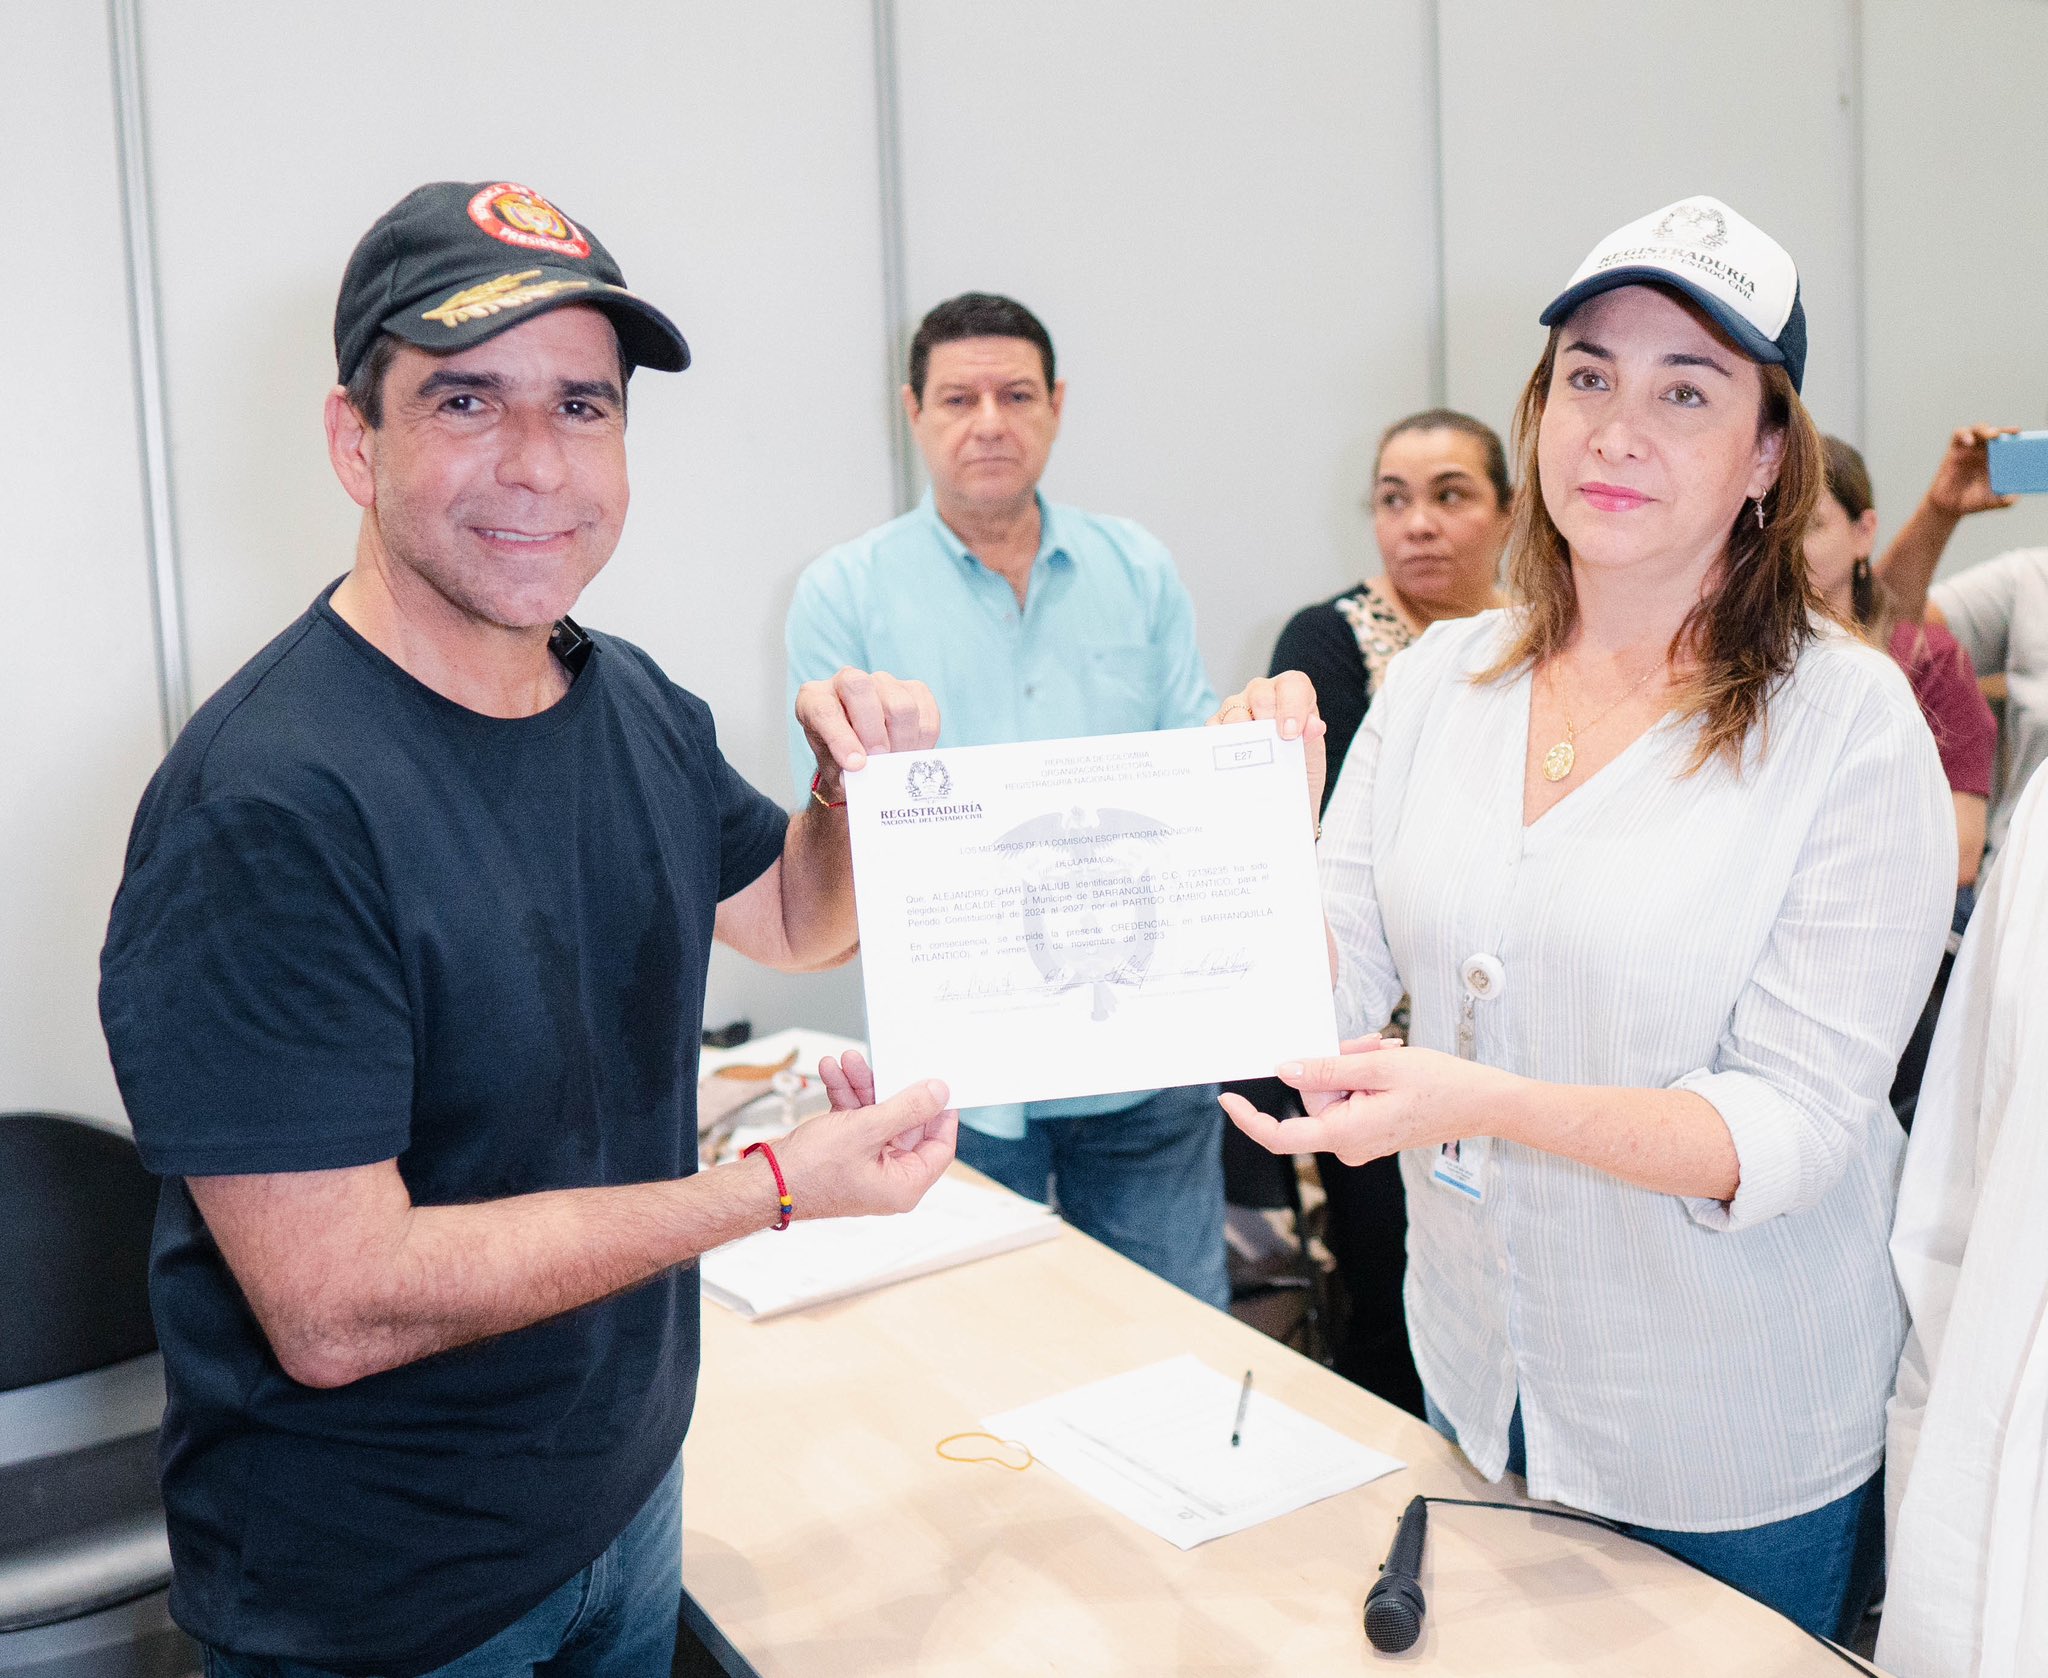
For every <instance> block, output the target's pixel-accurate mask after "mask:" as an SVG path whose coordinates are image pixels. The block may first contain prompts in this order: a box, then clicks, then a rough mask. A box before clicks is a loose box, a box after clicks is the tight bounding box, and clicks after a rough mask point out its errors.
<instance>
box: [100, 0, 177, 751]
mask: <svg viewBox="0 0 2048 1678" xmlns="http://www.w3.org/2000/svg"><path fill="white" fill-rule="evenodd" d="M137 4H138V0H107V23H108V33H109V36H110V37H111V41H112V48H113V73H114V128H115V136H116V140H117V144H118V148H119V153H120V171H121V231H122V235H123V240H124V243H125V246H126V250H127V259H128V328H129V342H130V346H131V348H132V350H133V352H134V365H135V429H136V436H137V439H138V441H139V443H140V445H141V446H140V450H139V453H140V455H141V459H142V500H143V514H144V517H143V539H144V542H145V544H146V546H147V558H148V563H149V593H150V618H151V625H152V628H153V629H154V631H155V635H156V676H157V702H158V707H159V710H160V713H161V720H162V724H163V734H164V747H165V749H166V750H169V748H170V745H171V742H172V741H173V740H175V739H176V738H177V737H178V730H179V729H181V728H183V727H184V726H185V719H186V718H187V717H189V716H190V715H191V714H192V675H191V668H190V665H189V662H188V660H187V656H186V646H185V599H184V585H183V580H182V578H181V576H180V574H179V569H178V531H177V521H176V517H175V510H174V507H173V503H172V499H171V444H170V416H169V413H168V411H167V409H166V406H165V400H164V356H163V325H162V315H161V313H160V311H159V309H158V306H157V265H156V225H155V221H154V219H153V217H152V215H151V199H150V189H149V133H148V129H147V126H146V124H145V121H144V112H143V100H142V25H141V19H140V17H139V16H138V15H137Z"/></svg>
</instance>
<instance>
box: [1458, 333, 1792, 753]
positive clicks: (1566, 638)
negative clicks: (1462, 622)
mask: <svg viewBox="0 0 2048 1678" xmlns="http://www.w3.org/2000/svg"><path fill="white" fill-rule="evenodd" d="M1688 312H1691V313H1694V315H1695V318H1696V319H1698V320H1700V322H1701V324H1702V325H1705V326H1707V327H1708V329H1709V330H1710V331H1712V332H1714V334H1715V336H1716V337H1718V338H1720V339H1721V340H1722V341H1723V342H1724V343H1725V342H1727V338H1726V334H1724V333H1722V332H1721V331H1720V329H1719V328H1718V327H1715V326H1713V325H1712V324H1711V323H1710V322H1708V321H1707V320H1706V318H1705V316H1703V315H1699V314H1698V313H1697V311H1692V310H1691V309H1690V307H1689V306H1688ZM1562 336H1563V328H1562V325H1561V324H1560V325H1559V326H1554V327H1552V328H1551V329H1550V341H1549V342H1548V343H1547V344H1545V345H1544V346H1543V357H1542V359H1541V360H1540V361H1538V362H1537V363H1536V371H1535V372H1533V373H1531V374H1530V375H1529V382H1528V384H1526V385H1525V386H1523V388H1522V399H1521V401H1520V402H1519V403H1518V404H1517V405H1516V408H1515V450H1516V456H1517V459H1518V461H1519V463H1520V466H1521V469H1522V488H1521V491H1520V493H1519V494H1518V495H1517V496H1516V498H1515V522H1514V530H1513V532H1512V534H1511V535H1510V536H1509V537H1508V585H1509V587H1510V589H1511V590H1512V591H1513V593H1514V596H1515V607H1516V617H1515V625H1516V632H1515V636H1514V639H1513V641H1512V642H1511V643H1510V645H1509V646H1508V649H1507V651H1506V652H1505V653H1503V654H1502V655H1501V657H1500V659H1499V660H1498V661H1497V662H1496V663H1495V664H1494V665H1493V666H1492V667H1491V668H1490V669H1487V670H1483V671H1481V672H1480V673H1479V674H1478V675H1477V676H1475V677H1474V678H1473V680H1474V681H1476V682H1491V681H1498V680H1500V679H1502V678H1503V677H1506V676H1510V675H1513V674H1515V673H1516V672H1518V671H1521V670H1527V669H1532V668H1534V667H1535V666H1536V665H1538V664H1541V663H1542V662H1543V661H1544V660H1545V659H1547V658H1552V657H1555V656H1556V655H1557V654H1558V653H1560V652H1562V651H1563V650H1564V649H1565V647H1566V645H1568V644H1569V642H1570V640H1571V637H1572V632H1573V630H1574V629H1575V628H1576V627H1577V625H1578V621H1579V595H1578V588H1577V585H1576V584H1575V583H1574V582H1573V580H1572V560H1571V550H1570V548H1569V547H1568V546H1567V545H1566V543H1565V539H1564V533H1563V532H1562V531H1560V530H1559V529H1558V528H1557V526H1556V524H1555V523H1554V522H1552V520H1551V517H1550V509H1549V508H1548V507H1547V506H1545V505H1544V502H1543V475H1542V472H1541V470H1540V469H1539V466H1538V463H1537V448H1536V444H1537V438H1538V436H1539V434H1540V433H1541V431H1542V428H1543V410H1544V407H1545V405H1546V404H1547V403H1548V402H1549V400H1550V379H1551V373H1552V371H1553V369H1554V368H1555V367H1556V365H1557V352H1558V346H1559V344H1560V342H1561V341H1562ZM1737 353H1740V352H1739V351H1738V352H1737ZM1757 373H1758V374H1759V376H1760V378H1761V381H1762V387H1763V388H1762V390H1761V392H1760V399H1759V408H1758V413H1757V417H1756V424H1757V432H1758V434H1759V435H1760V436H1766V435H1769V434H1771V433H1773V432H1775V433H1778V434H1780V435H1782V436H1783V438H1784V446H1783V453H1782V455H1781V456H1780V459H1779V464H1778V481H1777V482H1776V483H1775V484H1773V485H1772V486H1771V488H1770V489H1769V490H1767V491H1766V492H1765V494H1764V497H1763V499H1762V500H1761V501H1745V502H1744V503H1743V504H1742V506H1741V509H1740V510H1739V511H1738V512H1737V513H1736V515H1735V521H1734V524H1733V527H1732V528H1731V529H1730V530H1729V532H1728V539H1727V546H1726V548H1725V549H1724V550H1723V555H1722V560H1721V565H1720V569H1719V571H1718V573H1717V574H1716V577H1715V581H1714V586H1713V589H1712V592H1711V593H1709V594H1707V595H1706V596H1704V597H1703V598H1702V599H1701V600H1700V602H1699V604H1698V605H1696V606H1694V607H1693V609H1692V610H1691V612H1689V613H1688V614H1687V615H1686V619H1685V622H1684V623H1682V624H1680V625H1679V627H1678V633H1677V634H1676V635H1674V636H1673V637H1672V638H1671V649H1670V657H1671V659H1672V662H1673V663H1674V664H1677V665H1679V666H1680V667H1681V668H1682V669H1684V670H1685V671H1686V674H1684V675H1683V676H1682V677H1681V679H1680V680H1679V682H1678V684H1677V686H1676V687H1675V688H1674V689H1673V690H1672V695H1673V698H1674V700H1675V701H1676V706H1675V708H1676V710H1677V712H1678V714H1679V716H1680V717H1681V718H1685V719H1693V718H1697V719H1698V722H1699V738H1698V741H1697V743H1696V744H1695V746H1694V748H1693V755H1692V762H1691V763H1690V765H1689V766H1688V770H1687V772H1688V773H1691V772H1692V771H1694V770H1699V769H1704V768H1705V767H1706V766H1707V764H1708V763H1710V762H1712V761H1713V760H1714V759H1715V758H1720V759H1721V760H1722V761H1723V762H1724V763H1726V764H1728V765H1729V766H1730V767H1731V768H1734V769H1736V770H1738V771H1739V770H1740V768H1741V766H1742V760H1743V755H1744V752H1745V751H1746V749H1747V747H1748V744H1749V740H1750V736H1751V734H1752V733H1754V734H1755V735H1756V736H1757V739H1758V742H1759V744H1760V745H1761V744H1764V743H1766V738H1765V736H1766V730H1767V726H1768V722H1769V716H1770V698H1771V694H1772V693H1773V691H1775V689H1776V688H1777V686H1778V684H1779V683H1780V682H1781V681H1783V680H1784V678H1785V677H1786V676H1788V675H1789V674H1790V673H1791V671H1792V667H1793V665H1795V664H1796V663H1798V662H1799V654H1800V651H1801V649H1803V648H1804V647H1805V646H1806V644H1807V643H1808V642H1809V641H1811V640H1812V639H1813V638H1814V619H1813V601H1812V597H1811V594H1810V590H1809V585H1808V583H1807V578H1806V547H1805V543H1806V525H1807V521H1808V520H1809V519H1811V518H1812V517H1813V508H1814V503H1815V502H1816V501H1817V500H1818V499H1819V497H1820V496H1821V494H1822V493H1823V491H1822V484H1823V481H1824V469H1823V467H1822V463H1821V446H1820V431H1819V429H1818V428H1817V427H1816V426H1815V425H1814V423H1813V416H1812V415H1810V414H1809V413H1808V412H1807V411H1806V405H1805V403H1803V402H1801V401H1800V399H1799V392H1798V390H1797V389H1795V388H1794V386H1793V384H1792V380H1791V377H1790V376H1789V375H1788V374H1787V373H1786V371H1785V369H1784V368H1783V367H1780V366H1776V365H1774V364H1772V363H1768V362H1764V363H1759V364H1758V365H1757Z"/></svg>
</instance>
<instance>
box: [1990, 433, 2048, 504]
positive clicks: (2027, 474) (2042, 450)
mask: <svg viewBox="0 0 2048 1678" xmlns="http://www.w3.org/2000/svg"><path fill="white" fill-rule="evenodd" d="M1984 452H1985V458H1986V460H1987V462H1988V464H1989V466H1990V468H1991V490H1992V493H1993V494H1994V495H2048V431H2020V432H2015V433H2013V434H2011V435H2009V436H2005V437H1994V438H1992V439H1991V441H1990V442H1989V443H1987V444H1986V445H1985V451H1984Z"/></svg>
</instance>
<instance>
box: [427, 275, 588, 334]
mask: <svg viewBox="0 0 2048 1678" xmlns="http://www.w3.org/2000/svg"><path fill="white" fill-rule="evenodd" d="M539 273H540V270H539V269H538V268H529V269H527V270H526V272H525V273H523V274H500V275H499V276H498V277H497V278H496V279H495V280H486V281H484V283H483V284H482V285H473V286H471V287H469V288H468V289H467V290H466V291H458V292H457V293H456V294H455V295H454V296H453V297H451V298H449V299H448V300H447V301H446V302H444V303H437V304H435V305H434V306H433V308H431V309H427V310H425V311H423V312H422V313H421V315H420V319H422V320H437V321H439V322H440V323H441V324H442V325H443V326H445V327H447V328H449V329H450V330H451V331H452V330H453V329H454V328H456V327H458V326H463V325H466V324H468V323H469V322H470V321H473V320H488V319H489V318H490V317H491V316H492V315H495V314H499V313H501V312H502V311H504V310H506V309H516V308H519V307H521V306H522V305H523V304H527V303H538V302H540V301H541V300H542V299H543V298H547V297H559V296H560V295H561V294H562V293H563V292H565V291H588V290H589V289H590V281H588V280H541V281H540V282H539V284H537V285H529V284H528V283H527V282H528V281H530V280H533V279H534V278H535V276H537V275H538V274H539Z"/></svg>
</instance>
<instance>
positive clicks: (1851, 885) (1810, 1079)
mask: <svg viewBox="0 0 2048 1678" xmlns="http://www.w3.org/2000/svg"><path fill="white" fill-rule="evenodd" d="M1896 688H1897V691H1896V692H1894V691H1891V690H1890V688H1889V687H1888V688H1887V689H1885V690H1880V691H1875V692H1872V693H1871V694H1869V695H1868V697H1867V698H1866V699H1865V700H1864V702H1863V703H1862V705H1861V706H1860V708H1859V710H1858V712H1857V714H1856V716H1855V717H1854V718H1853V719H1852V721H1851V724H1850V726H1849V728H1848V730H1847V732H1846V735H1845V737H1844V744H1843V747H1842V750H1841V752H1840V754H1839V756H1838V757H1837V759H1836V761H1835V762H1834V763H1833V764H1832V765H1831V766H1829V767H1828V768H1827V769H1826V771H1825V773H1826V781H1825V787H1826V790H1825V792H1824V793H1823V794H1822V797H1821V800H1820V803H1819V806H1818V809H1817V811H1816V814H1815V817H1814V820H1813V823H1812V826H1811V827H1810V828H1809V830H1808V832H1807V834H1806V838H1805V841H1804V843H1803V845H1802V846H1801V848H1800V852H1799V858H1798V863H1797V866H1796V867H1795V869H1794V872H1793V876H1792V882H1791V885H1790V887H1789V889H1788V890H1787V892H1786V895H1785V898H1784V902H1783V904H1782V906H1781V908H1780V910H1779V913H1778V918H1777V923H1776V926H1775V928H1774V929H1773V931H1772V933H1771V936H1770V939H1769V941H1768V943H1767V945H1766V947H1765V950H1764V955H1763V959H1762V960H1761V961H1760V962H1759V963H1758V965H1757V968H1756V971H1755V973H1754V974H1753V975H1752V976H1751V978H1750V980H1749V983H1748V984H1747V985H1746V986H1745V987H1744V989H1743V991H1742V994H1741V995H1740V997H1739V998H1738V999H1737V1001H1736V1005H1735V1008H1734V1010H1733V1012H1732V1014H1731V1016H1730V1018H1729V1021H1728V1025H1727V1028H1726V1030H1725V1031H1724V1032H1723V1034H1722V1037H1721V1040H1720V1043H1719V1045H1718V1046H1717V1049H1716V1053H1715V1056H1714V1059H1713V1062H1712V1064H1710V1065H1708V1066H1704V1067H1701V1068H1698V1069H1697V1070H1694V1071H1692V1072H1688V1073H1687V1074H1685V1075H1684V1076H1683V1077H1681V1078H1678V1079H1676V1080H1674V1081H1673V1083H1672V1086H1671V1087H1672V1088H1674V1089H1683V1090H1690V1091H1692V1092H1693V1093H1694V1094H1696V1095H1699V1096H1702V1097H1704V1098H1705V1099H1706V1100H1707V1101H1708V1102H1710V1103H1712V1105H1713V1107H1714V1110H1715V1111H1716V1112H1718V1113H1719V1114H1720V1115H1721V1119H1722V1122H1723V1123H1725V1124H1726V1125H1727V1127H1728V1134H1729V1136H1730V1137H1731V1138H1732V1139H1733V1141H1734V1144H1735V1153H1736V1158H1737V1160H1738V1162H1739V1164H1740V1173H1741V1175H1740V1180H1739V1184H1738V1186H1737V1189H1736V1192H1735V1196H1734V1198H1733V1199H1732V1200H1728V1201H1718V1200H1705V1199H1691V1198H1689V1199H1688V1200H1687V1202H1686V1204H1687V1207H1688V1209H1689V1211H1690V1213H1691V1216H1692V1218H1693V1220H1694V1221H1695V1222H1696V1223H1698V1224H1700V1225H1702V1226H1704V1227H1706V1228H1709V1229H1721V1230H1740V1229H1747V1228H1750V1227H1752V1226H1754V1225H1756V1224H1760V1223H1762V1222H1764V1221H1765V1220H1766V1219H1769V1218H1774V1217H1777V1216H1778V1215H1779V1214H1781V1213H1785V1212H1795V1211H1798V1210H1800V1209H1802V1208H1804V1207H1808V1206H1812V1205H1813V1204H1815V1203H1816V1202H1817V1201H1818V1200H1819V1199H1820V1198H1821V1196H1822V1195H1823V1194H1825V1193H1826V1192H1827V1190H1828V1189H1829V1188H1830V1187H1831V1186H1832V1185H1833V1184H1834V1183H1835V1181H1836V1180H1837V1179H1838V1178H1839V1177H1840V1176H1841V1174H1842V1172H1843V1170H1844V1169H1845V1167H1846V1165H1847V1163H1848V1161H1849V1159H1850V1157H1851V1155H1852V1154H1853V1153H1854V1152H1855V1151H1856V1148H1857V1144H1858V1141H1859V1138H1861V1137H1862V1136H1864V1135H1866V1134H1867V1130H1868V1127H1869V1126H1872V1125H1880V1124H1883V1125H1889V1124H1892V1123H1893V1122H1894V1121H1893V1119H1892V1115H1891V1110H1890V1107H1889V1106H1888V1105H1887V1102H1886V1094H1887V1091H1888V1090H1889V1088H1890V1085H1891V1081H1892V1076H1893V1073H1894V1071H1895V1069H1896V1067H1897V1065H1898V1059H1899V1054H1900V1051H1901V1050H1902V1049H1903V1048H1904V1047H1905V1043H1906V1038H1907V1036H1908V1034H1909V1033H1910V1032H1911V1030H1912V1027H1913V1022H1914V1020H1915V1019H1916V1018H1917V1017H1918V1016H1919V1013H1920V1010H1921V1007H1922V1006H1923V1005H1924V1003H1925V1002H1926V1000H1927V993H1928V989H1929V987H1930V986H1931V985H1932V983H1933V980H1934V972H1935V968H1936V966H1937V965H1938V963H1939V962H1940V959H1941V950H1942V944H1943V941H1944V938H1945V936H1946V932H1947V928H1948V923H1949V918H1950V912H1951V907H1952V902H1953V895H1954V882H1955V864H1956V831H1955V815H1954V811H1953V808H1952V806H1951V804H1950V801H1949V796H1948V786H1947V783H1946V781H1945V780H1944V779H1943V776H1942V772H1941V762H1940V759H1939V757H1938V755H1937V754H1936V752H1935V747H1934V740H1933V737H1932V735H1931V734H1929V732H1928V730H1927V726H1926V723H1925V722H1924V720H1923V719H1922V718H1921V716H1920V714H1919V712H1918V710H1917V708H1912V709H1909V708H1908V707H1909V706H1911V703H1912V702H1911V698H1910V695H1909V694H1908V693H1907V692H1906V691H1905V688H1904V684H1903V682H1901V683H1898V684H1896Z"/></svg>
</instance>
